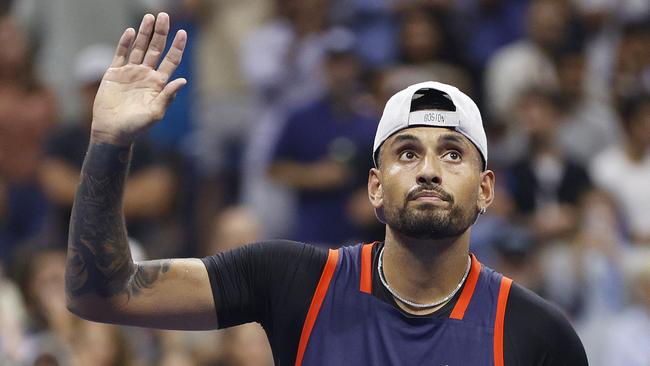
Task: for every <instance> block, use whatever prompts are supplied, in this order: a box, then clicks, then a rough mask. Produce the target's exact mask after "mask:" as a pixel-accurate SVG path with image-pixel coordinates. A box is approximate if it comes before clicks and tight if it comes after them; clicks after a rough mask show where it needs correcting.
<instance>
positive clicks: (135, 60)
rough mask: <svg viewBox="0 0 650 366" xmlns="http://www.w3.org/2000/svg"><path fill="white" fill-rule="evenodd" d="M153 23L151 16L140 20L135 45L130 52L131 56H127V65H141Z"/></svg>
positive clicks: (153, 19)
mask: <svg viewBox="0 0 650 366" xmlns="http://www.w3.org/2000/svg"><path fill="white" fill-rule="evenodd" d="M154 21H155V18H154V16H153V15H151V14H147V15H145V16H144V17H143V18H142V22H141V23H140V29H139V30H138V36H137V37H136V38H135V43H134V44H133V49H132V50H131V56H129V63H131V64H139V63H142V59H143V58H144V53H145V52H146V51H147V45H148V44H149V37H151V32H153V23H154Z"/></svg>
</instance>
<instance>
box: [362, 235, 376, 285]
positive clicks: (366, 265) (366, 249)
mask: <svg viewBox="0 0 650 366" xmlns="http://www.w3.org/2000/svg"><path fill="white" fill-rule="evenodd" d="M375 243H376V242H375ZM375 243H371V244H364V245H363V246H362V247H361V281H359V290H361V292H365V293H367V294H371V293H372V247H373V246H374V245H375Z"/></svg>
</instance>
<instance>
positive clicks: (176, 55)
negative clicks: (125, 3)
mask: <svg viewBox="0 0 650 366" xmlns="http://www.w3.org/2000/svg"><path fill="white" fill-rule="evenodd" d="M168 33H169V16H168V15H167V14H165V13H159V14H158V16H157V17H155V18H154V16H153V15H151V14H147V15H145V16H144V17H143V18H142V23H141V24H140V29H139V31H138V34H137V37H136V34H135V30H134V29H133V28H129V29H127V30H125V31H124V33H123V34H122V37H120V41H119V43H118V45H117V49H116V50H115V56H114V57H113V61H112V63H111V66H110V67H109V69H108V70H107V71H106V73H105V74H104V77H103V79H102V81H101V84H100V86H99V90H98V91H97V96H96V97H95V104H94V106H93V122H92V138H93V139H94V140H95V141H101V142H108V143H111V144H115V145H120V146H128V145H130V144H131V143H132V142H133V141H134V140H135V138H136V137H137V136H138V134H140V133H141V132H142V131H144V130H146V129H147V128H148V127H149V126H151V125H152V124H154V123H155V122H157V121H159V120H160V119H161V118H162V117H163V116H164V115H165V110H166V109H167V106H168V105H169V103H170V102H171V101H172V99H173V98H174V96H175V95H176V93H177V92H178V91H179V90H180V89H181V88H182V87H183V85H185V84H186V83H187V80H185V79H183V78H179V79H175V80H173V81H171V82H170V81H169V78H170V77H171V75H172V74H173V73H174V70H176V67H177V66H178V65H179V64H180V62H181V57H182V55H183V50H184V49H185V43H186V41H187V34H186V33H185V31H183V30H180V31H178V32H177V33H176V36H175V37H174V41H173V42H172V45H171V48H170V49H169V51H168V52H167V55H166V56H165V58H164V59H163V60H162V62H160V65H158V62H159V61H160V57H161V55H162V54H163V51H164V50H165V43H166V42H167V35H168ZM152 34H153V35H152Z"/></svg>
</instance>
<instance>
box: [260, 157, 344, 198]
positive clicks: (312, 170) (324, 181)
mask: <svg viewBox="0 0 650 366" xmlns="http://www.w3.org/2000/svg"><path fill="white" fill-rule="evenodd" d="M269 175H270V177H271V178H272V179H273V180H275V181H276V182H278V183H281V184H285V185H287V186H289V187H291V188H294V189H299V190H308V191H324V190H329V189H334V188H338V187H341V186H343V185H344V184H345V183H346V180H347V177H346V172H345V170H344V168H343V167H341V166H339V165H337V164H336V163H332V162H328V161H320V162H315V163H299V162H292V161H279V162H276V163H274V164H272V165H271V167H270V168H269Z"/></svg>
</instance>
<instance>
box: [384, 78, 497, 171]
mask: <svg viewBox="0 0 650 366" xmlns="http://www.w3.org/2000/svg"><path fill="white" fill-rule="evenodd" d="M422 89H434V90H438V91H440V92H443V93H444V94H443V95H445V96H446V97H448V98H450V99H451V103H453V105H454V107H455V109H456V110H455V111H447V110H434V109H432V110H421V111H415V112H411V102H412V101H413V96H414V94H416V93H417V92H418V91H420V90H422ZM415 126H432V127H448V128H451V129H454V130H455V131H458V132H459V133H462V134H463V135H464V136H465V137H467V138H468V139H469V140H470V141H471V142H472V143H473V144H474V145H475V146H476V148H477V149H478V151H479V152H480V153H481V155H482V157H483V163H484V166H483V167H484V168H486V167H487V160H488V159H487V158H488V150H487V137H486V136H485V130H484V129H483V122H482V120H481V112H479V110H478V107H477V106H476V104H475V103H474V101H473V100H472V99H471V98H470V97H468V96H467V95H466V94H465V93H463V92H461V91H460V90H458V88H456V87H454V86H451V85H447V84H443V83H439V82H436V81H426V82H423V83H418V84H414V85H411V86H409V87H407V88H406V89H403V90H401V91H399V92H397V93H396V94H395V95H393V96H392V97H391V98H390V99H389V100H388V102H386V107H385V108H384V113H383V115H382V116H381V120H380V121H379V126H377V133H376V134H375V143H374V146H373V148H372V155H373V160H374V159H376V158H377V151H378V150H379V148H380V147H381V144H383V143H384V141H386V140H387V139H388V138H389V137H390V136H392V135H393V134H394V133H396V132H398V131H400V130H403V129H405V128H409V127H415ZM375 165H377V162H376V161H375Z"/></svg>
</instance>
